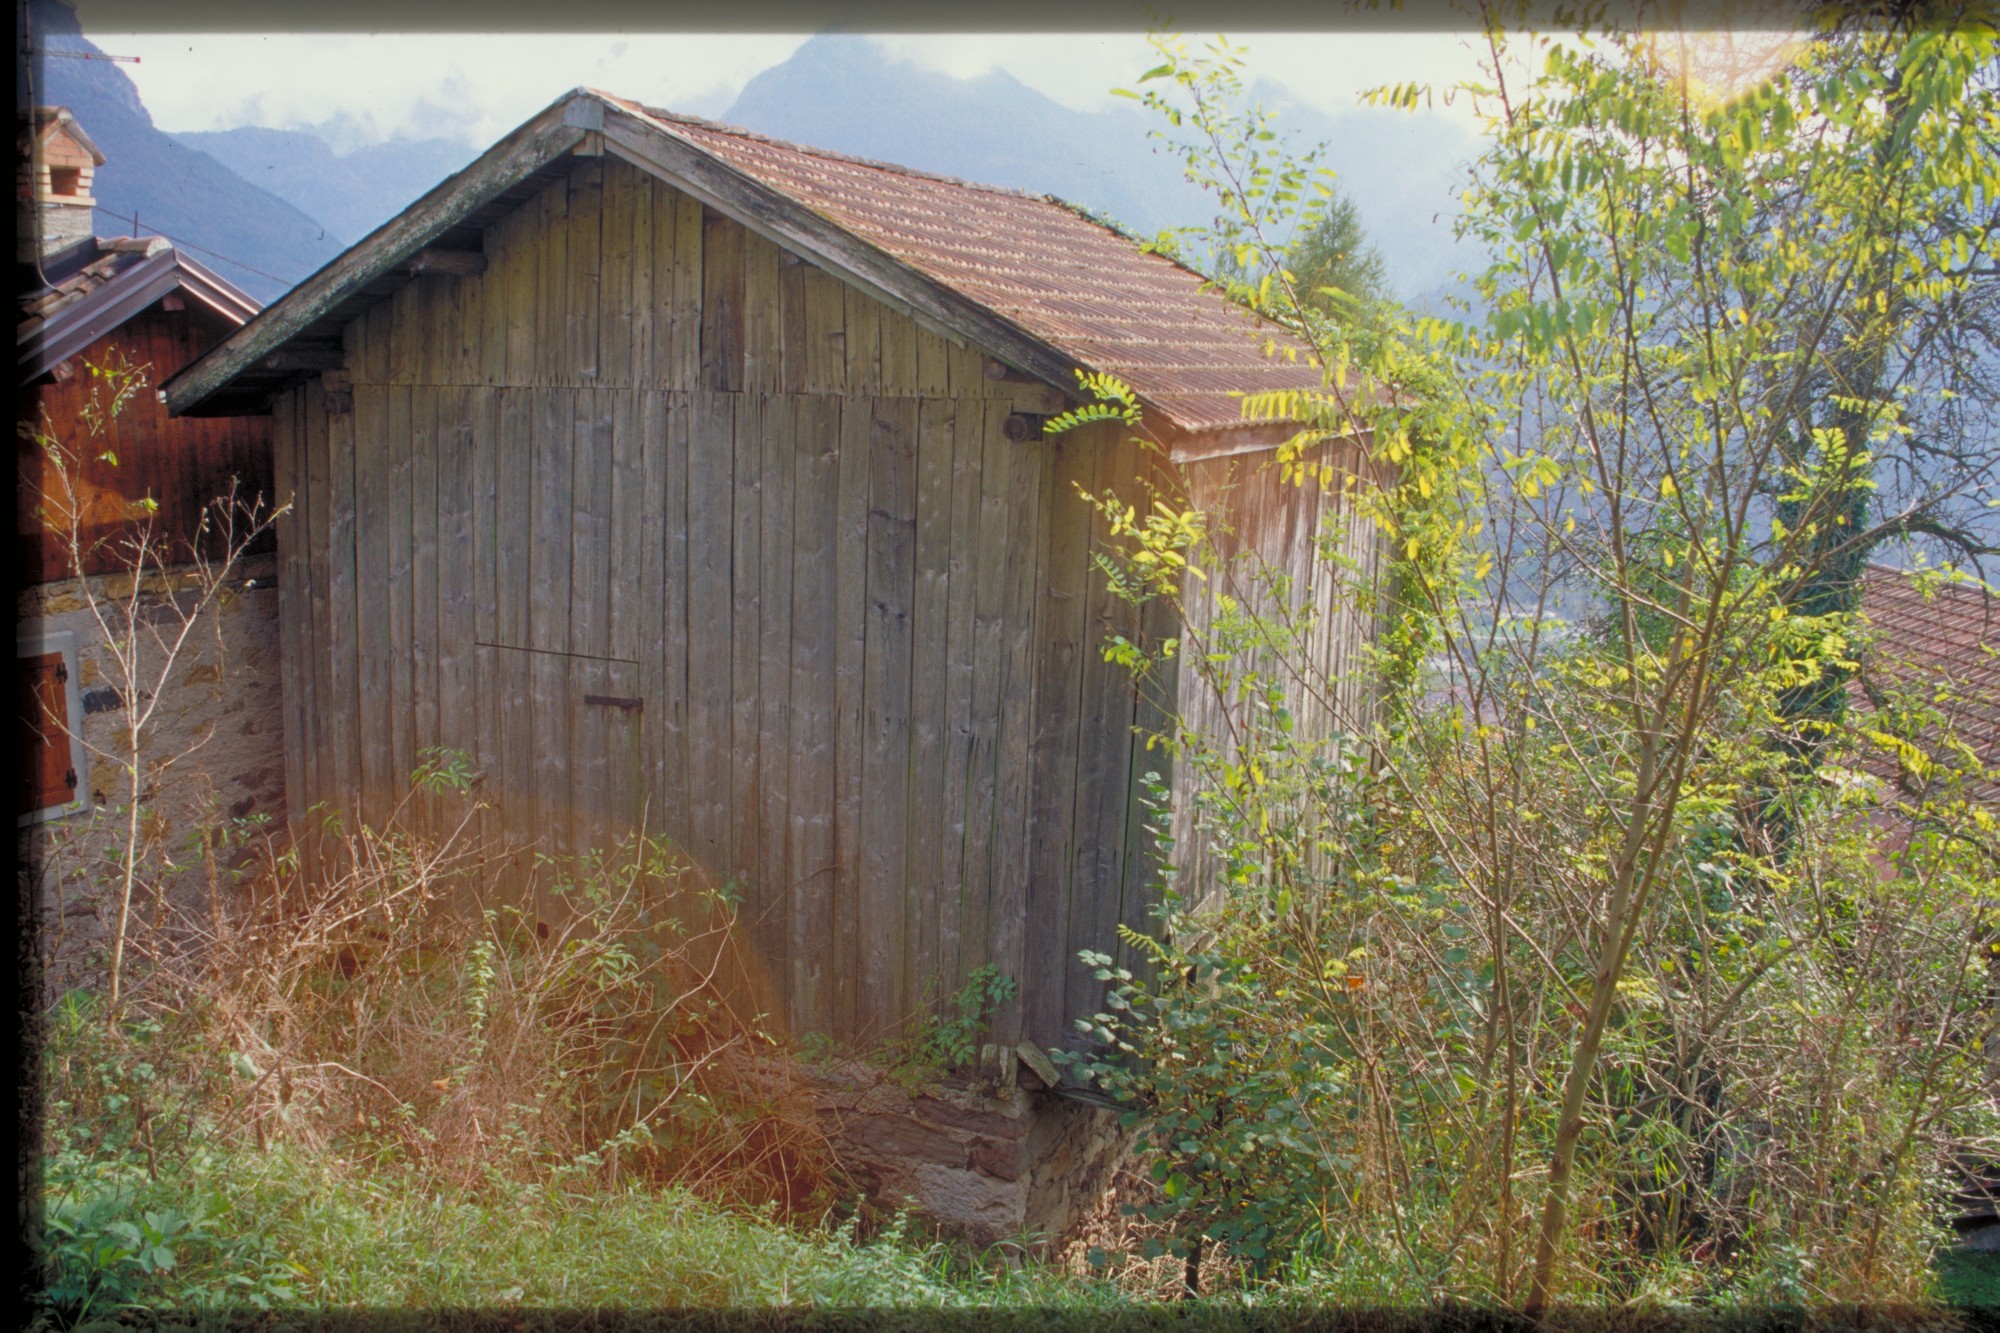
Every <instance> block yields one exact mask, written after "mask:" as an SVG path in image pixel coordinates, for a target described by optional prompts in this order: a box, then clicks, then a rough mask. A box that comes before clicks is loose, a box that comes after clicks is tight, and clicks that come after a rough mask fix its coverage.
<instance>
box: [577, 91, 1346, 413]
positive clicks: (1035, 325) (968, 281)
mask: <svg viewBox="0 0 2000 1333" xmlns="http://www.w3.org/2000/svg"><path fill="white" fill-rule="evenodd" d="M605 96H606V97H607V98H608V99H609V100H612V101H615V102H617V103H618V104H619V105H620V106H623V107H625V108H627V109H629V110H630V111H632V112H633V113H634V114H635V115H642V116H645V117H647V118H649V119H650V120H652V121H654V122H655V123H656V124H657V125H658V126H659V128H660V129H661V130H662V131H664V132H666V133H669V134H672V135H675V136H677V137H679V138H680V139H682V140H684V141H685V142H687V143H689V144H691V145H693V146H694V147H696V148H698V149H699V150H701V151H702V152H705V153H708V154H710V155H712V156H714V157H716V158H719V159H720V160H722V161H723V162H725V163H727V164H728V165H729V166H731V167H733V168H735V169H736V170H738V171H740V172H742V173H743V174H745V175H747V176H750V177H752V178H753V179H755V180H757V181H759V182H761V183H762V184H764V185H766V186H768V187H769V188H771V189H773V190H777V191H779V192H780V193H782V194H784V195H786V196H788V197H790V198H791V199H794V200H796V201H797V202H799V203H800V204H803V205H805V206H806V207H808V208H810V209H812V210H813V211H814V212H816V213H818V214H820V215H821V216H823V217H825V218H826V219H827V220H828V221H830V222H833V223H834V224H836V225H837V226H840V227H842V228H844V229H845V230H847V231H849V232H851V233H852V234H854V235H855V236H858V237H859V238H861V239H862V240H863V241H866V242H868V243H869V244H871V245H873V246H875V247H876V248H877V249H879V250H882V251H884V252H885V253H887V254H889V255H892V256H894V257H895V258H896V259H898V260H901V261H902V262H903V263H905V264H908V265H909V266H910V267H912V268H914V269H916V270H918V271H919V272H921V273H923V274H925V275H927V276H928V277H930V278H932V279H933V280H935V281H937V282H940V283H942V284H944V285H945V286H947V287H950V288H952V289H954V290H955V291H957V292H959V293H960V294H962V295H964V296H965V297H967V298H968V299H970V300H973V301H977V302H978V303H979V304H981V305H983V306H985V307H986V308H988V309H989V310H992V311H993V312H995V313H996V314H998V315H1000V316H1002V317H1003V318H1005V319H1007V320H1009V321H1010V322H1012V323H1013V324H1015V325H1017V326H1018V327H1019V328H1021V329H1022V330H1023V331H1024V332H1026V333H1028V334H1030V335H1032V336H1033V337H1035V338H1037V339H1039V340H1040V341H1042V342H1044V343H1047V344H1048V345H1050V346H1052V347H1055V348H1056V349H1058V350H1059V351H1061V352H1063V353H1064V354H1066V355H1068V356H1070V357H1072V358H1074V359H1075V360H1076V361H1078V362H1081V363H1082V364H1083V365H1085V366H1088V367H1089V368H1091V369H1093V370H1098V371H1102V372H1105V373H1108V374H1111V375H1114V376H1116V377H1118V378H1119V379H1121V380H1123V381H1124V382H1125V383H1127V384H1129V385H1130V386H1131V387H1132V388H1133V389H1134V390H1135V391H1136V392H1137V393H1138V394H1139V396H1140V398H1141V399H1142V400H1144V401H1145V402H1146V403H1147V404H1149V405H1151V406H1152V407H1154V408H1157V409H1158V410H1159V411H1160V412H1161V413H1163V414H1164V415H1165V416H1166V417H1167V418H1168V419H1169V420H1170V421H1171V422H1172V423H1173V425H1174V426H1175V427H1177V428H1178V429H1180V430H1182V431H1185V432H1188V433H1198V432H1201V431H1211V430H1220V429H1225V428H1228V427H1232V426H1239V425H1241V424H1242V423H1243V412H1242V405H1241V400H1240V398H1239V397H1238V396H1237V395H1240V394H1242V393H1246V392H1261V391H1266V390H1272V389H1317V388H1319V387H1320V385H1321V376H1320V372H1319V371H1318V370H1317V369H1315V368H1313V367H1312V366H1311V365H1310V364H1309V361H1308V355H1309V354H1308V351H1307V349H1306V348H1305V346H1304V345H1303V344H1301V343H1299V342H1298V341H1297V340H1295V339H1293V338H1291V337H1289V336H1288V335H1287V334H1286V333H1285V331H1284V330H1282V329H1280V328H1279V327H1278V326H1277V325H1275V324H1273V323H1271V322H1270V321H1268V320H1263V319H1259V318H1257V317H1255V316H1253V315H1251V314H1249V313H1248V312H1246V311H1244V310H1243V309H1242V308H1241V307H1239V306H1236V305H1235V304H1233V303H1231V302H1230V301H1229V300H1228V299H1226V298H1225V297H1223V296H1222V295H1221V294H1220V293H1219V292H1217V291H1215V290H1214V289H1213V288H1211V287H1209V286H1207V285H1206V283H1205V282H1204V280H1203V279H1202V277H1201V276H1200V275H1199V274H1197V273H1194V272H1193V271H1191V270H1189V269H1187V268H1184V267H1182V266H1181V265H1179V264H1177V263H1175V262H1174V261H1172V260H1170V259H1168V258H1166V257H1164V256H1162V255H1157V254H1149V253H1147V252H1145V251H1144V250H1142V249H1140V247H1139V246H1138V245H1137V244H1136V243H1135V242H1133V241H1132V240H1131V239H1129V238H1127V237H1125V236H1121V235H1120V234H1119V233H1117V232H1116V231H1113V230H1112V229H1111V228H1109V227H1106V226H1104V225H1102V224H1100V223H1097V222H1093V221H1091V220H1090V219H1089V218H1087V217H1085V216H1083V214H1081V213H1080V212H1078V211H1077V210H1076V209H1074V208H1072V207H1071V206H1069V205H1067V204H1065V203H1062V202H1061V201H1060V200H1057V199H1053V198H1050V197H1048V196H1043V195H1031V194H1024V193H1021V192H1020V191H1016V190H1004V189H1000V188H997V187H994V186H987V185H975V184H972V183H970V182H967V181H962V180H956V179H953V178H951V177H947V176H935V175H930V174H927V173H924V172H920V171H913V170H910V169H909V168H906V167H898V166H892V165H889V164H887V163H881V162H870V161H866V160H864V159H861V158H854V157H848V156H845V155H843V154H839V153H833V152H828V151H826V150H823V149H818V148H809V147H805V146H803V145H799V144H791V143H785V142H783V141H781V140H776V139H769V138H766V137H764V136H762V135H758V134H753V133H751V132H749V131H748V130H742V129H737V128H735V127H734V126H727V125H719V124H716V123H715V122H713V121H706V120H699V119H695V118H693V117H689V116H679V115H674V114H673V113H671V112H666V111H660V110H657V109H655V108H652V107H646V106H642V105H640V104H638V103H635V102H630V101H626V100H624V99H622V98H613V97H610V95H609V94H605ZM1287 349H1289V351H1290V352H1291V353H1292V355H1293V356H1295V357H1296V358H1297V359H1296V361H1294V360H1289V359H1287V357H1286V356H1285V351H1286V350H1287Z"/></svg>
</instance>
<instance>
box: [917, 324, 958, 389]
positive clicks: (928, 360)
mask: <svg viewBox="0 0 2000 1333" xmlns="http://www.w3.org/2000/svg"><path fill="white" fill-rule="evenodd" d="M917 392H918V393H919V394H922V395H923V396H924V397H926V398H944V397H948V396H949V395H950V393H951V346H950V344H948V343H947V342H946V341H945V340H944V339H943V338H942V337H940V336H939V335H938V334H936V333H933V332H931V330H929V329H926V328H923V327H921V326H920V327H919V328H918V329H917Z"/></svg>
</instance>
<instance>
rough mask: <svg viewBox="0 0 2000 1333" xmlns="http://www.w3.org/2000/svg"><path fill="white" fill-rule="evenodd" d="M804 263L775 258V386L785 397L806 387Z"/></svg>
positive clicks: (790, 257)
mask: <svg viewBox="0 0 2000 1333" xmlns="http://www.w3.org/2000/svg"><path fill="white" fill-rule="evenodd" d="M810 268H811V265H809V264H807V263H806V261H805V260H803V259H800V258H799V257H798V256H797V255H794V254H789V253H786V252H784V251H780V252H779V256H778V336H779V338H780V339H781V340H782V342H783V351H782V353H781V354H780V357H779V365H778V384H779V387H781V388H783V389H784V390H785V391H786V392H788V393H802V392H804V391H805V390H806V389H807V387H808V379H807V374H806V363H807V361H808V359H809V358H810V355H811V354H810V353H809V352H808V350H807V344H806V336H807V335H806V327H807V325H806V273H807V271H808V270H809V269H810Z"/></svg>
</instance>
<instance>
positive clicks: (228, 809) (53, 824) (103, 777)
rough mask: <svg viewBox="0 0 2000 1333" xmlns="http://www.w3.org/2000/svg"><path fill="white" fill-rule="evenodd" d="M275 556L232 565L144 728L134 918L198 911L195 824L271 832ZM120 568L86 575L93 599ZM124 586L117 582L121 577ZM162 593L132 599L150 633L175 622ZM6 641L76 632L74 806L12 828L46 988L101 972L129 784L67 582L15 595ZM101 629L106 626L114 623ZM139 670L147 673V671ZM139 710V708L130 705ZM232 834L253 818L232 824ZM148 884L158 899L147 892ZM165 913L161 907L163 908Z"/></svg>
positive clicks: (101, 666) (278, 796)
mask: <svg viewBox="0 0 2000 1333" xmlns="http://www.w3.org/2000/svg"><path fill="white" fill-rule="evenodd" d="M275 573H276V559H275V557H272V556H268V555H266V556H255V557H251V558H249V559H248V560H246V561H244V562H243V563H242V564H240V565H239V566H238V567H237V569H236V570H235V571H234V577H233V578H232V580H231V583H230V585H229V587H228V589H227V590H226V592H225V593H224V595H223V596H222V597H221V598H220V599H219V601H218V602H217V603H216V604H215V605H214V606H212V607H211V608H210V609H209V610H208V612H207V613H206V614H205V617H204V619H203V620H202V621H201V622H199V623H198V628H197V629H196V631H195V632H194V633H193V634H192V635H190V636H189V637H188V640H187V643H186V646H185V647H184V648H183V649H182V650H181V654H180V656H179V658H178V659H177V661H176V664H175V670H174V673H173V675H172V677H171V679H170V680H169V681H168V683H167V685H166V687H165V688H164V689H163V690H161V691H159V695H160V698H159V707H158V708H157V709H156V710H155V711H154V714H153V716H152V719H151V720H150V722H149V724H148V727H147V731H146V733H145V737H144V740H143V742H142V744H143V747H144V748H143V754H144V755H145V764H144V767H145V769H146V772H145V774H144V776H142V780H141V789H140V806H141V810H142V812H143V819H142V830H143V832H142V840H143V844H144V846H145V848H146V860H145V862H144V864H145V865H146V866H147V867H148V876H147V878H148V880H149V885H148V889H147V891H146V892H145V893H143V894H135V901H134V904H133V914H134V917H135V919H138V920H140V921H143V922H147V923H150V922H152V921H154V920H155V919H156V914H157V919H161V920H164V921H166V922H168V923H169V924H170V925H171V923H172V922H173V921H174V920H175V919H177V918H178V919H183V920H187V921H196V922H199V921H205V920H206V919H207V908H206V903H207V897H208V877H207V875H206V873H205V871H204V869H203V865H202V857H201V855H200V850H199V847H198V846H196V845H194V844H193V843H192V841H191V839H193V837H194V835H195V834H196V832H197V830H199V829H200V828H202V827H204V826H211V827H214V826H218V825H221V824H223V823H226V822H228V821H250V820H254V819H255V818H256V817H259V816H265V817H268V818H269V821H270V822H269V823H268V824H267V825H265V826H264V827H266V828H269V829H271V830H272V831H274V832H275V831H277V830H280V829H282V827H283V824H284V817H285V778H284V774H285V766H284V752H283V747H284V726H283V709H282V690H281V680H282V677H281V667H280V661H279V657H280V653H279V643H280V640H279V634H278V589H277V580H276V577H275ZM119 580H120V576H115V575H114V576H104V577H100V578H96V579H93V580H92V583H91V586H92V587H93V588H94V589H96V590H98V592H99V593H100V594H109V595H111V596H113V597H115V596H116V594H117V593H118V592H119V591H120V590H121V585H120V581H119ZM124 586H129V584H127V585H124ZM170 596H180V597H186V596H187V594H186V592H185V590H184V589H183V590H182V591H180V592H178V593H172V592H169V591H168V590H166V589H165V588H162V587H158V586H155V587H153V588H151V589H148V590H147V591H145V592H144V593H142V599H143V604H144V608H145V609H144V612H143V614H144V616H145V617H146V619H147V620H148V621H149V622H150V623H151V624H152V625H154V626H156V627H157V628H159V629H160V630H161V631H162V632H163V633H164V632H167V631H171V630H173V629H175V628H176V626H177V625H178V618H177V617H176V615H175V612H174V608H173V607H172V606H171V605H169V604H168V601H167V599H168V598H169V597H170ZM16 615H17V637H18V638H19V639H21V640H22V641H23V642H25V641H26V640H27V639H28V637H29V636H31V635H34V634H36V633H37V632H39V631H51V632H59V631H68V632H70V633H71V634H72V635H73V636H74V638H75V644H76V659H77V675H78V681H77V688H78V689H79V691H80V693H81V695H82V702H83V714H84V716H83V737H82V739H83V741H84V745H85V748H86V750H87V751H88V753H87V754H86V763H87V772H83V776H84V778H85V789H87V790H88V792H89V797H90V804H89V808H88V809H86V810H82V811H79V812H77V813H74V814H70V815H66V816H61V817H58V818H54V819H48V820H44V821H42V822H40V823H33V824H27V825H23V826H21V827H20V829H19V831H18V838H19V843H18V847H19V858H20V867H21V874H22V875H23V877H24V878H25V880H26V883H25V885H24V888H26V890H27V891H28V892H29V893H31V894H32V895H33V897H32V901H33V902H34V903H35V904H36V908H37V911H38V915H39V928H40V932H39V941H38V943H39V953H40V957H41V964H42V972H43V978H44V982H45V985H46V987H47V988H48V989H49V991H50V992H51V993H59V992H60V991H61V990H64V989H68V988H69V987H71V986H75V985H78V984H85V983H89V982H92V981H94V980H97V979H100V978H101V976H102V966H103V960H102V952H103V948H102V946H104V945H105V944H107V943H108V942H109V938H110V932H111V930H112V928H113V926H114V924H115V920H116V912H117V903H116V893H115V889H114V880H115V876H116V874H117V863H116V860H115V854H116V853H117V851H118V850H119V849H120V848H121V847H122V845H123V840H124V835H125V819H124V810H125V807H126V803H127V801H128V799H129V790H130V784H129V781H128V780H127V778H126V777H125V775H124V773H123V771H122V769H121V766H120V764H119V763H118V762H117V759H116V756H117V755H119V754H120V753H122V751H123V749H124V740H123V736H124V729H125V728H126V727H127V726H128V724H129V720H130V718H131V716H132V714H131V712H130V711H129V709H128V702H129V701H127V700H125V699H123V698H122V697H121V696H120V691H119V690H118V689H116V688H115V687H114V677H115V674H116V673H115V669H114V667H113V666H112V664H111V662H110V659H109V655H108V652H107V647H106V638H105V634H104V631H103V629H102V628H101V627H100V625H99V622H98V619H97V617H96V616H94V615H93V614H92V612H91V611H90V609H89V606H88V604H87V602H86V600H85V598H84V597H83V595H82V594H81V592H80V591H79V590H78V588H77V586H76V585H75V584H74V583H49V584H42V585H40V586H36V587H31V588H28V589H26V590H25V591H23V592H22V593H21V594H20V595H19V598H18V601H17V606H16ZM113 623H114V625H115V623H116V621H115V620H114V621H113ZM147 674H150V673H147ZM140 702H141V704H142V706H143V704H144V703H145V702H146V701H145V700H141V701H140ZM235 827H236V828H237V829H238V830H240V831H249V830H250V829H252V828H254V824H249V823H238V824H236V825H235ZM248 860H249V856H248V852H247V849H244V848H241V847H239V848H237V849H235V850H234V851H233V852H231V853H228V854H227V855H225V857H224V858H223V861H222V864H221V866H220V869H221V872H222V875H221V878H222V879H223V880H224V881H227V880H228V879H229V878H230V876H229V871H230V870H231V869H233V868H236V867H239V866H241V865H243V864H246V863H247V862H248ZM155 889H157V893H155V892H154V890H155ZM163 907H164V908H166V909H167V910H166V911H165V912H164V913H163V912H162V908H163Z"/></svg>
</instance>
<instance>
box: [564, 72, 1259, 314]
mask: <svg viewBox="0 0 2000 1333" xmlns="http://www.w3.org/2000/svg"><path fill="white" fill-rule="evenodd" d="M588 91H590V92H593V93H596V94H597V95H598V96H600V97H606V98H609V99H610V100H612V101H614V102H622V103H624V104H625V105H627V106H632V107H637V108H638V109H639V110H640V111H642V112H644V113H645V114H646V115H648V116H651V117H652V118H653V119H655V120H659V121H664V122H666V123H667V124H669V125H676V124H678V125H692V126H695V127H696V128H698V129H703V130H710V131H713V132H715V133H717V134H727V135H730V136H731V137H733V138H737V139H747V140H748V141H750V142H751V143H761V144H769V145H770V146H772V147H773V148H783V149H786V150H788V151H790V152H794V153H799V154H802V155H803V156H806V157H817V158H824V159H825V160H827V161H829V162H845V163H847V164H849V165H851V166H857V167H867V168H869V169H871V170H874V171H884V172H888V173H889V174H891V175H894V176H907V177H910V178H911V179H913V180H925V181H935V182H937V183H938V184H940V185H955V186H957V187H959V188H960V189H964V190H977V191H980V192H981V193H984V194H995V195H1000V196H1001V197H1003V198H1008V199H1027V200H1032V201H1033V202H1035V203H1039V204H1048V205H1050V206H1052V207H1055V208H1060V209H1062V210H1063V211H1064V212H1066V213H1070V214H1073V215H1074V216H1076V217H1077V218H1079V219H1081V220H1082V221H1084V222H1087V223H1089V224H1090V225H1091V226H1093V227H1096V228H1097V229H1098V230H1099V231H1102V232H1106V233H1108V234H1110V235H1112V236H1115V237H1117V238H1118V239H1119V240H1121V241H1126V242H1128V243H1130V244H1132V245H1136V246H1138V247H1139V248H1140V249H1141V250H1142V251H1143V252H1144V253H1146V254H1149V255H1156V256H1158V257H1159V258H1161V259H1164V260H1166V261H1167V262H1168V263H1169V264H1172V265H1173V266H1174V267H1175V268H1178V269H1181V270H1182V271H1184V272H1187V273H1192V274H1193V275H1194V276H1196V277H1197V278H1200V279H1201V280H1202V281H1203V282H1204V283H1208V284H1209V285H1211V286H1215V285H1216V284H1215V279H1214V278H1212V277H1210V276H1209V275H1208V274H1206V273H1203V272H1202V271H1201V270H1200V269H1198V268H1196V267H1195V266H1194V265H1193V264H1190V263H1189V262H1188V261H1187V260H1186V259H1184V258H1182V257H1181V256H1180V255H1179V254H1177V253H1173V252H1171V251H1167V250H1162V249H1159V248H1157V247H1156V245H1155V244H1154V242H1152V241H1148V240H1147V239H1146V238H1145V237H1143V236H1139V235H1137V234H1135V233H1133V232H1129V231H1127V230H1125V229H1124V227H1122V226H1119V225H1116V224H1114V223H1112V222H1111V221H1109V220H1108V219H1106V218H1105V217H1103V216H1102V215H1100V214H1099V212H1098V211H1097V210H1096V209H1093V208H1091V207H1089V206H1088V205H1085V204H1079V203H1075V202H1073V201H1072V200H1068V199H1065V198H1063V197H1062V196H1061V195H1058V194H1048V193H1042V194H1037V193H1035V192H1034V191H1032V190H1017V189H1014V188H1013V187H1012V186H1007V185H988V184H986V183H985V182H984V181H976V180H970V179H968V178H966V177H964V176H947V175H945V174H944V173H943V172H941V171H925V170H924V169H923V168H921V167H912V166H906V165H904V164H903V163H901V162H885V161H883V160H882V159H880V158H873V157H862V156H860V155H859V154H855V153H843V152H839V151H837V150H836V149H832V148H821V147H819V146H817V145H815V144H809V143H800V142H798V141H797V140H795V139H780V138H779V137H778V136H776V135H775V134H764V133H762V132H761V131H758V130H753V129H748V128H746V127H744V126H742V125H732V124H730V123H729V122H727V121H722V120H713V119H710V118H709V117H707V116H696V115H690V114H688V113H687V112H683V111H669V110H667V109H666V108H665V107H657V106H649V105H647V104H646V103H644V102H641V101H639V100H637V99H636V98H630V97H621V96H619V95H618V94H617V93H613V92H608V91H606V90H605V89H602V88H592V89H589V90H588ZM1218 290H1220V288H1219V287H1218ZM1250 313H1252V314H1254V313H1255V312H1254V311H1253V312H1250Z"/></svg>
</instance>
